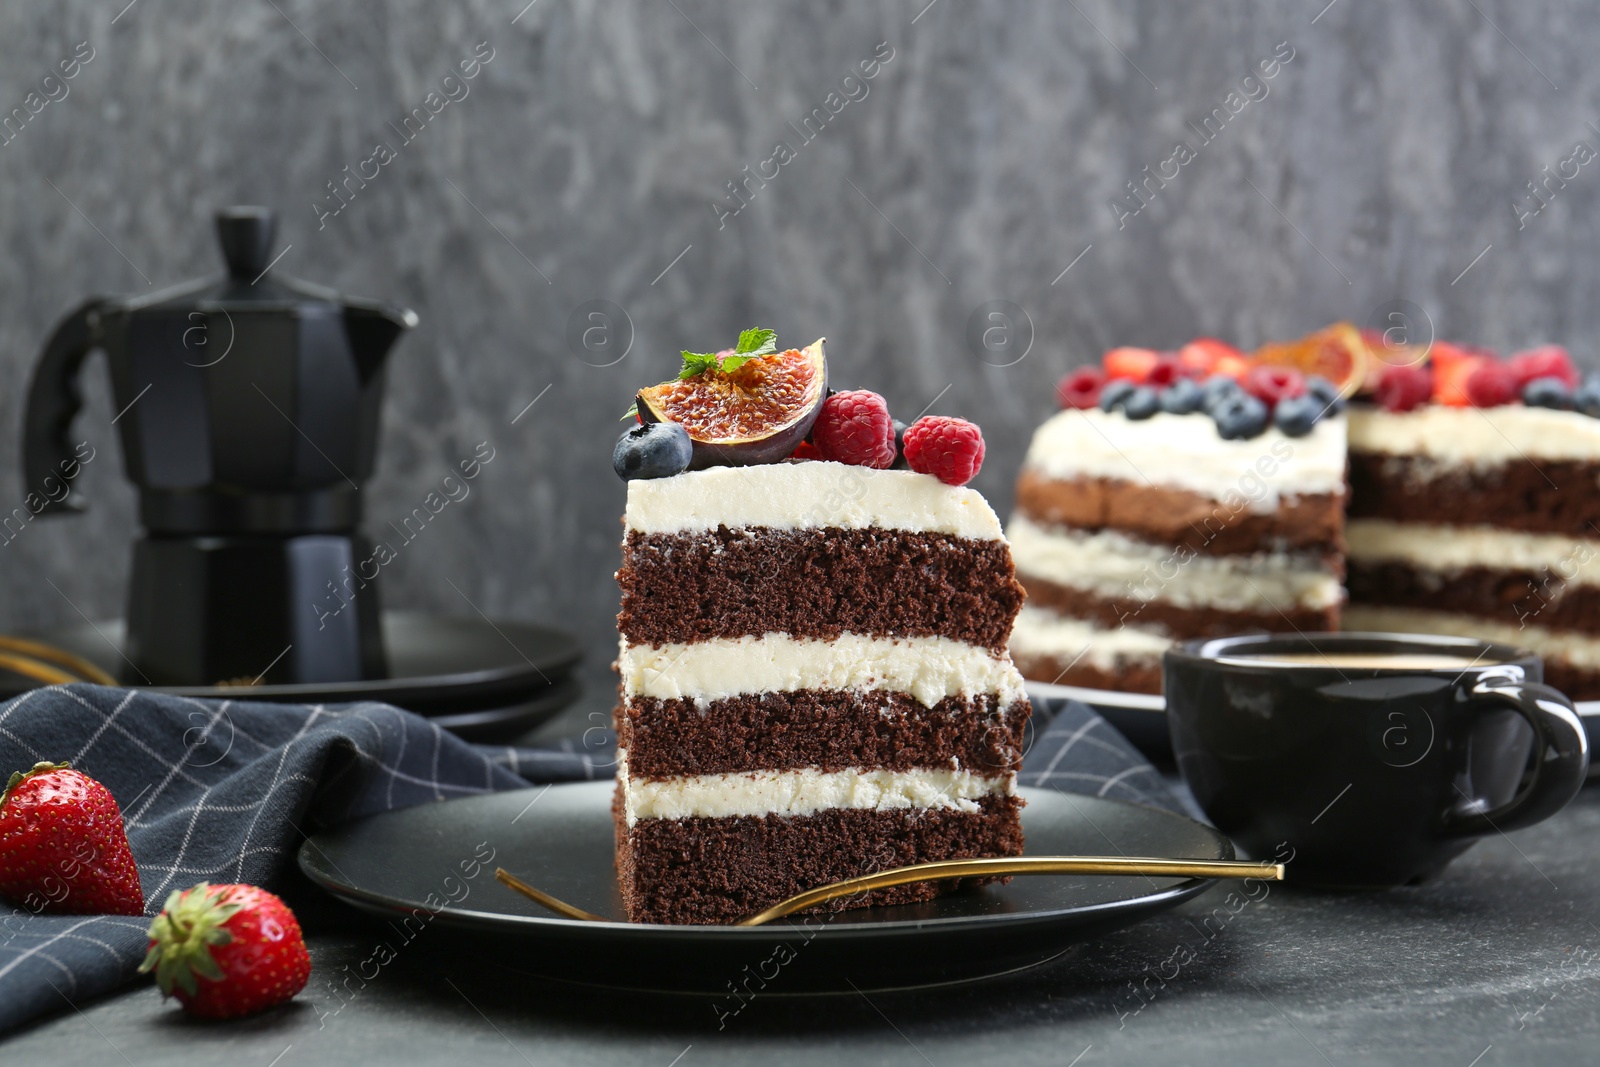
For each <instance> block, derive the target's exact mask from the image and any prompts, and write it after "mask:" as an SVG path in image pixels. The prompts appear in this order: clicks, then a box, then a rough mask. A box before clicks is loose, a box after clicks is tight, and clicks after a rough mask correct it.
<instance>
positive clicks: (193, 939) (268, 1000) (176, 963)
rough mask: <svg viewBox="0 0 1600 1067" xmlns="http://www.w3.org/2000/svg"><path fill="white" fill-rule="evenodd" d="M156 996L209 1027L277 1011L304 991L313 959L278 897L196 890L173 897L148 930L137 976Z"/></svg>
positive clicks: (207, 886) (245, 888) (230, 888)
mask: <svg viewBox="0 0 1600 1067" xmlns="http://www.w3.org/2000/svg"><path fill="white" fill-rule="evenodd" d="M149 971H155V972H156V985H158V986H160V987H161V995H162V996H165V997H177V998H178V1003H179V1004H182V1005H183V1010H184V1011H187V1012H188V1013H189V1014H190V1015H199V1016H202V1017H204V1018H207V1019H231V1018H234V1017H236V1016H239V1015H249V1014H251V1013H253V1012H258V1011H262V1010H264V1009H266V1008H270V1007H273V1006H274V1005H277V1004H282V1003H283V1002H284V1001H286V1000H289V999H290V998H292V997H293V996H294V995H295V994H296V993H298V992H300V990H302V989H304V988H305V987H306V979H307V978H309V977H311V957H310V955H308V954H307V952H306V942H305V938H303V937H302V936H301V935H300V923H299V921H298V920H296V919H295V917H294V912H292V911H290V910H289V906H288V905H287V904H285V903H284V902H283V901H281V900H279V899H278V898H277V896H275V895H274V894H272V893H269V892H267V891H266V890H265V889H258V888H257V887H255V886H253V885H212V884H211V883H209V882H201V883H200V884H199V885H196V886H192V887H190V888H189V889H184V890H180V891H177V892H174V893H173V894H172V895H171V896H169V897H168V898H167V903H166V906H165V907H164V908H162V909H161V914H160V915H157V916H156V918H155V921H154V922H152V923H151V924H150V951H149V953H148V954H146V956H145V958H144V962H143V963H141V964H140V965H139V972H140V973H141V974H143V973H147V972H149Z"/></svg>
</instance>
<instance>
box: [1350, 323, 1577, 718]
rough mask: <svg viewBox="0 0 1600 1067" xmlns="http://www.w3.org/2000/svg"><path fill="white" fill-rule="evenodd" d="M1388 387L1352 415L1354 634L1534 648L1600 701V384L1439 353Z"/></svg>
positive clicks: (1571, 371)
mask: <svg viewBox="0 0 1600 1067" xmlns="http://www.w3.org/2000/svg"><path fill="white" fill-rule="evenodd" d="M1419 355H1420V354H1419ZM1381 378H1382V381H1380V383H1379V385H1378V390H1377V394H1376V396H1375V401H1376V402H1375V404H1374V405H1372V406H1360V407H1354V408H1352V410H1351V413H1350V480H1351V489H1352V496H1351V503H1350V519H1349V524H1348V538H1349V571H1350V575H1349V586H1350V608H1349V611H1348V612H1347V615H1346V628H1348V629H1359V630H1389V631H1401V632H1408V633H1441V634H1460V635H1466V636H1472V637H1481V638H1484V639H1486V640H1490V641H1500V642H1504V643H1506V644H1511V645H1520V646H1523V647H1527V648H1531V649H1532V650H1533V651H1535V652H1538V653H1539V654H1540V655H1541V656H1542V657H1543V659H1544V662H1545V680H1546V681H1547V682H1549V683H1550V684H1551V685H1553V686H1555V687H1556V688H1557V689H1560V690H1561V691H1563V692H1565V693H1567V694H1568V695H1569V696H1571V697H1573V698H1574V699H1577V700H1591V699H1597V698H1600V419H1597V418H1595V417H1594V416H1595V415H1597V414H1600V381H1591V382H1590V383H1588V384H1587V385H1584V386H1582V387H1580V385H1579V375H1578V372H1577V370H1576V369H1575V368H1574V366H1573V365H1572V362H1571V360H1570V359H1569V358H1568V356H1567V354H1566V353H1565V352H1564V351H1563V350H1561V349H1558V348H1553V347H1547V348H1543V349H1536V350H1533V351H1530V352H1526V353H1523V354H1521V355H1519V356H1516V357H1513V358H1512V359H1510V360H1498V359H1496V358H1494V357H1493V356H1490V355H1487V354H1484V353H1481V352H1474V351H1469V350H1464V349H1461V348H1458V347H1456V346H1454V345H1449V344H1445V343H1443V342H1438V343H1435V344H1434V345H1433V346H1432V349H1431V351H1429V352H1428V354H1427V363H1426V364H1423V363H1422V362H1420V360H1419V362H1418V363H1417V364H1415V365H1412V366H1396V367H1389V368H1386V369H1384V370H1383V372H1382V375H1381ZM1578 407H1581V408H1582V409H1583V410H1575V408H1578ZM1585 412H1588V413H1587V414H1586V413H1585Z"/></svg>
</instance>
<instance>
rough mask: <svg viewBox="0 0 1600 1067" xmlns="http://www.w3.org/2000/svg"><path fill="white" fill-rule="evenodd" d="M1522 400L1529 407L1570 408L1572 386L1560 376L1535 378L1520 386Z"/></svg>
mask: <svg viewBox="0 0 1600 1067" xmlns="http://www.w3.org/2000/svg"><path fill="white" fill-rule="evenodd" d="M1522 402H1523V403H1524V404H1526V405H1528V406H1529V407H1530V408H1555V409H1556V410H1557V411H1570V410H1572V387H1571V386H1570V385H1568V384H1567V382H1566V381H1565V380H1563V379H1561V378H1556V377H1553V376H1551V377H1544V378H1535V379H1534V380H1533V381H1531V382H1529V383H1528V384H1527V385H1524V386H1523V387H1522Z"/></svg>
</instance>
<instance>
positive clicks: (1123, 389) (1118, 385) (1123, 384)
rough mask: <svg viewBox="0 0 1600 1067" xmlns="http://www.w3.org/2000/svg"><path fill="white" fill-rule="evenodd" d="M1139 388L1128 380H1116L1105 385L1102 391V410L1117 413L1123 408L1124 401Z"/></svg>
mask: <svg viewBox="0 0 1600 1067" xmlns="http://www.w3.org/2000/svg"><path fill="white" fill-rule="evenodd" d="M1137 388H1139V387H1138V386H1137V385H1134V384H1133V383H1132V382H1130V381H1128V379H1126V378H1116V379H1113V380H1112V381H1109V382H1107V383H1106V384H1105V387H1104V388H1103V389H1101V390H1100V410H1101V411H1115V410H1117V409H1118V408H1120V407H1121V406H1122V403H1123V401H1125V400H1127V399H1128V397H1129V396H1131V395H1132V394H1133V391H1134V390H1135V389H1137Z"/></svg>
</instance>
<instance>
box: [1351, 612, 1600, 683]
mask: <svg viewBox="0 0 1600 1067" xmlns="http://www.w3.org/2000/svg"><path fill="white" fill-rule="evenodd" d="M1505 619H1506V621H1504V622H1502V621H1500V620H1498V619H1491V618H1487V617H1485V616H1481V615H1456V614H1453V613H1451V612H1444V611H1423V610H1420V609H1417V608H1387V607H1380V606H1376V605H1371V604H1352V605H1351V606H1350V607H1348V608H1345V610H1344V621H1343V622H1342V623H1341V624H1340V628H1341V629H1344V630H1376V631H1380V632H1386V633H1402V634H1448V635H1451V636H1454V637H1476V638H1480V639H1482V640H1484V641H1494V642H1496V643H1498V644H1502V645H1514V646H1517V647H1520V648H1528V649H1532V650H1533V651H1535V652H1537V653H1539V655H1541V656H1543V657H1544V658H1545V659H1546V660H1563V661H1565V662H1567V663H1571V664H1573V665H1574V666H1578V667H1583V668H1586V669H1589V670H1600V638H1595V637H1592V636H1590V635H1588V634H1578V633H1573V632H1572V631H1571V630H1552V629H1550V628H1549V627H1545V626H1535V625H1531V624H1530V625H1528V626H1523V627H1520V628H1519V627H1518V626H1517V624H1516V614H1515V613H1514V612H1513V611H1511V610H1510V609H1507V610H1506V612H1505Z"/></svg>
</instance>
